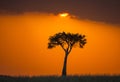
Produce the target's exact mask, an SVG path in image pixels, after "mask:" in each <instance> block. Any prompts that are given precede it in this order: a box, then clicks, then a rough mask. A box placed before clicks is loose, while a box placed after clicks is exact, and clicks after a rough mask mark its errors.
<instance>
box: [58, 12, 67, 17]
mask: <svg viewBox="0 0 120 82" xmlns="http://www.w3.org/2000/svg"><path fill="white" fill-rule="evenodd" d="M59 15H60V16H61V17H67V16H68V15H69V14H68V13H60V14H59Z"/></svg>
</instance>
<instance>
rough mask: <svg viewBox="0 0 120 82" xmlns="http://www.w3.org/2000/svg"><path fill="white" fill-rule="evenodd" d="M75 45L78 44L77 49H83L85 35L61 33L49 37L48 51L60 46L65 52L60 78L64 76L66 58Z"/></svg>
mask: <svg viewBox="0 0 120 82" xmlns="http://www.w3.org/2000/svg"><path fill="white" fill-rule="evenodd" d="M75 44H79V47H80V48H83V46H84V45H85V44H86V39H85V35H80V34H78V33H77V34H72V33H65V32H62V33H57V34H55V35H53V36H51V37H49V43H48V48H49V49H51V48H54V47H56V46H61V47H62V49H63V50H64V52H65V58H64V65H63V69H62V76H66V65H67V57H68V55H69V53H70V52H71V50H72V48H73V46H75Z"/></svg>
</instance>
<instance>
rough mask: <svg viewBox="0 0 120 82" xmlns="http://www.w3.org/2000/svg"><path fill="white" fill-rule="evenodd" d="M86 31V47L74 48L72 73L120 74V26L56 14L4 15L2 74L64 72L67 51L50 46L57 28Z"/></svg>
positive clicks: (0, 24)
mask: <svg viewBox="0 0 120 82" xmlns="http://www.w3.org/2000/svg"><path fill="white" fill-rule="evenodd" d="M63 31H65V32H71V33H80V34H85V35H86V38H87V42H88V43H87V44H86V45H85V47H84V48H83V49H80V48H78V47H75V48H73V50H72V52H71V53H70V54H69V57H68V64H67V73H68V75H81V74H120V26H119V25H118V26H117V25H110V24H105V23H99V22H95V21H90V20H80V19H77V18H70V17H69V16H68V17H60V16H59V15H53V14H44V13H42V14H40V13H25V14H21V15H0V74H4V75H61V71H62V66H63V59H64V51H63V50H62V48H61V47H59V46H58V47H56V48H54V49H47V42H48V38H49V36H51V35H53V34H55V33H57V32H63Z"/></svg>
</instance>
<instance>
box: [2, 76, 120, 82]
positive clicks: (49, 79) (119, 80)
mask: <svg viewBox="0 0 120 82" xmlns="http://www.w3.org/2000/svg"><path fill="white" fill-rule="evenodd" d="M0 82H120V76H106V75H104V76H67V77H64V76H61V77H59V76H35V77H27V76H19V77H12V76H3V75H0Z"/></svg>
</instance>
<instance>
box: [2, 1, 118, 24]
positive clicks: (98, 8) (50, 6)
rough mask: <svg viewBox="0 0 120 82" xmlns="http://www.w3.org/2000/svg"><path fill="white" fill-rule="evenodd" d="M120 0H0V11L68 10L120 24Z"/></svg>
mask: <svg viewBox="0 0 120 82" xmlns="http://www.w3.org/2000/svg"><path fill="white" fill-rule="evenodd" d="M119 9H120V1H119V0H77V1H73V0H69V1H65V0H0V13H7V14H21V13H24V12H46V13H55V14H56V13H58V12H61V11H67V12H69V13H71V14H74V15H75V16H78V17H80V18H81V19H89V20H95V21H102V22H106V23H113V24H120V11H119Z"/></svg>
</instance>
